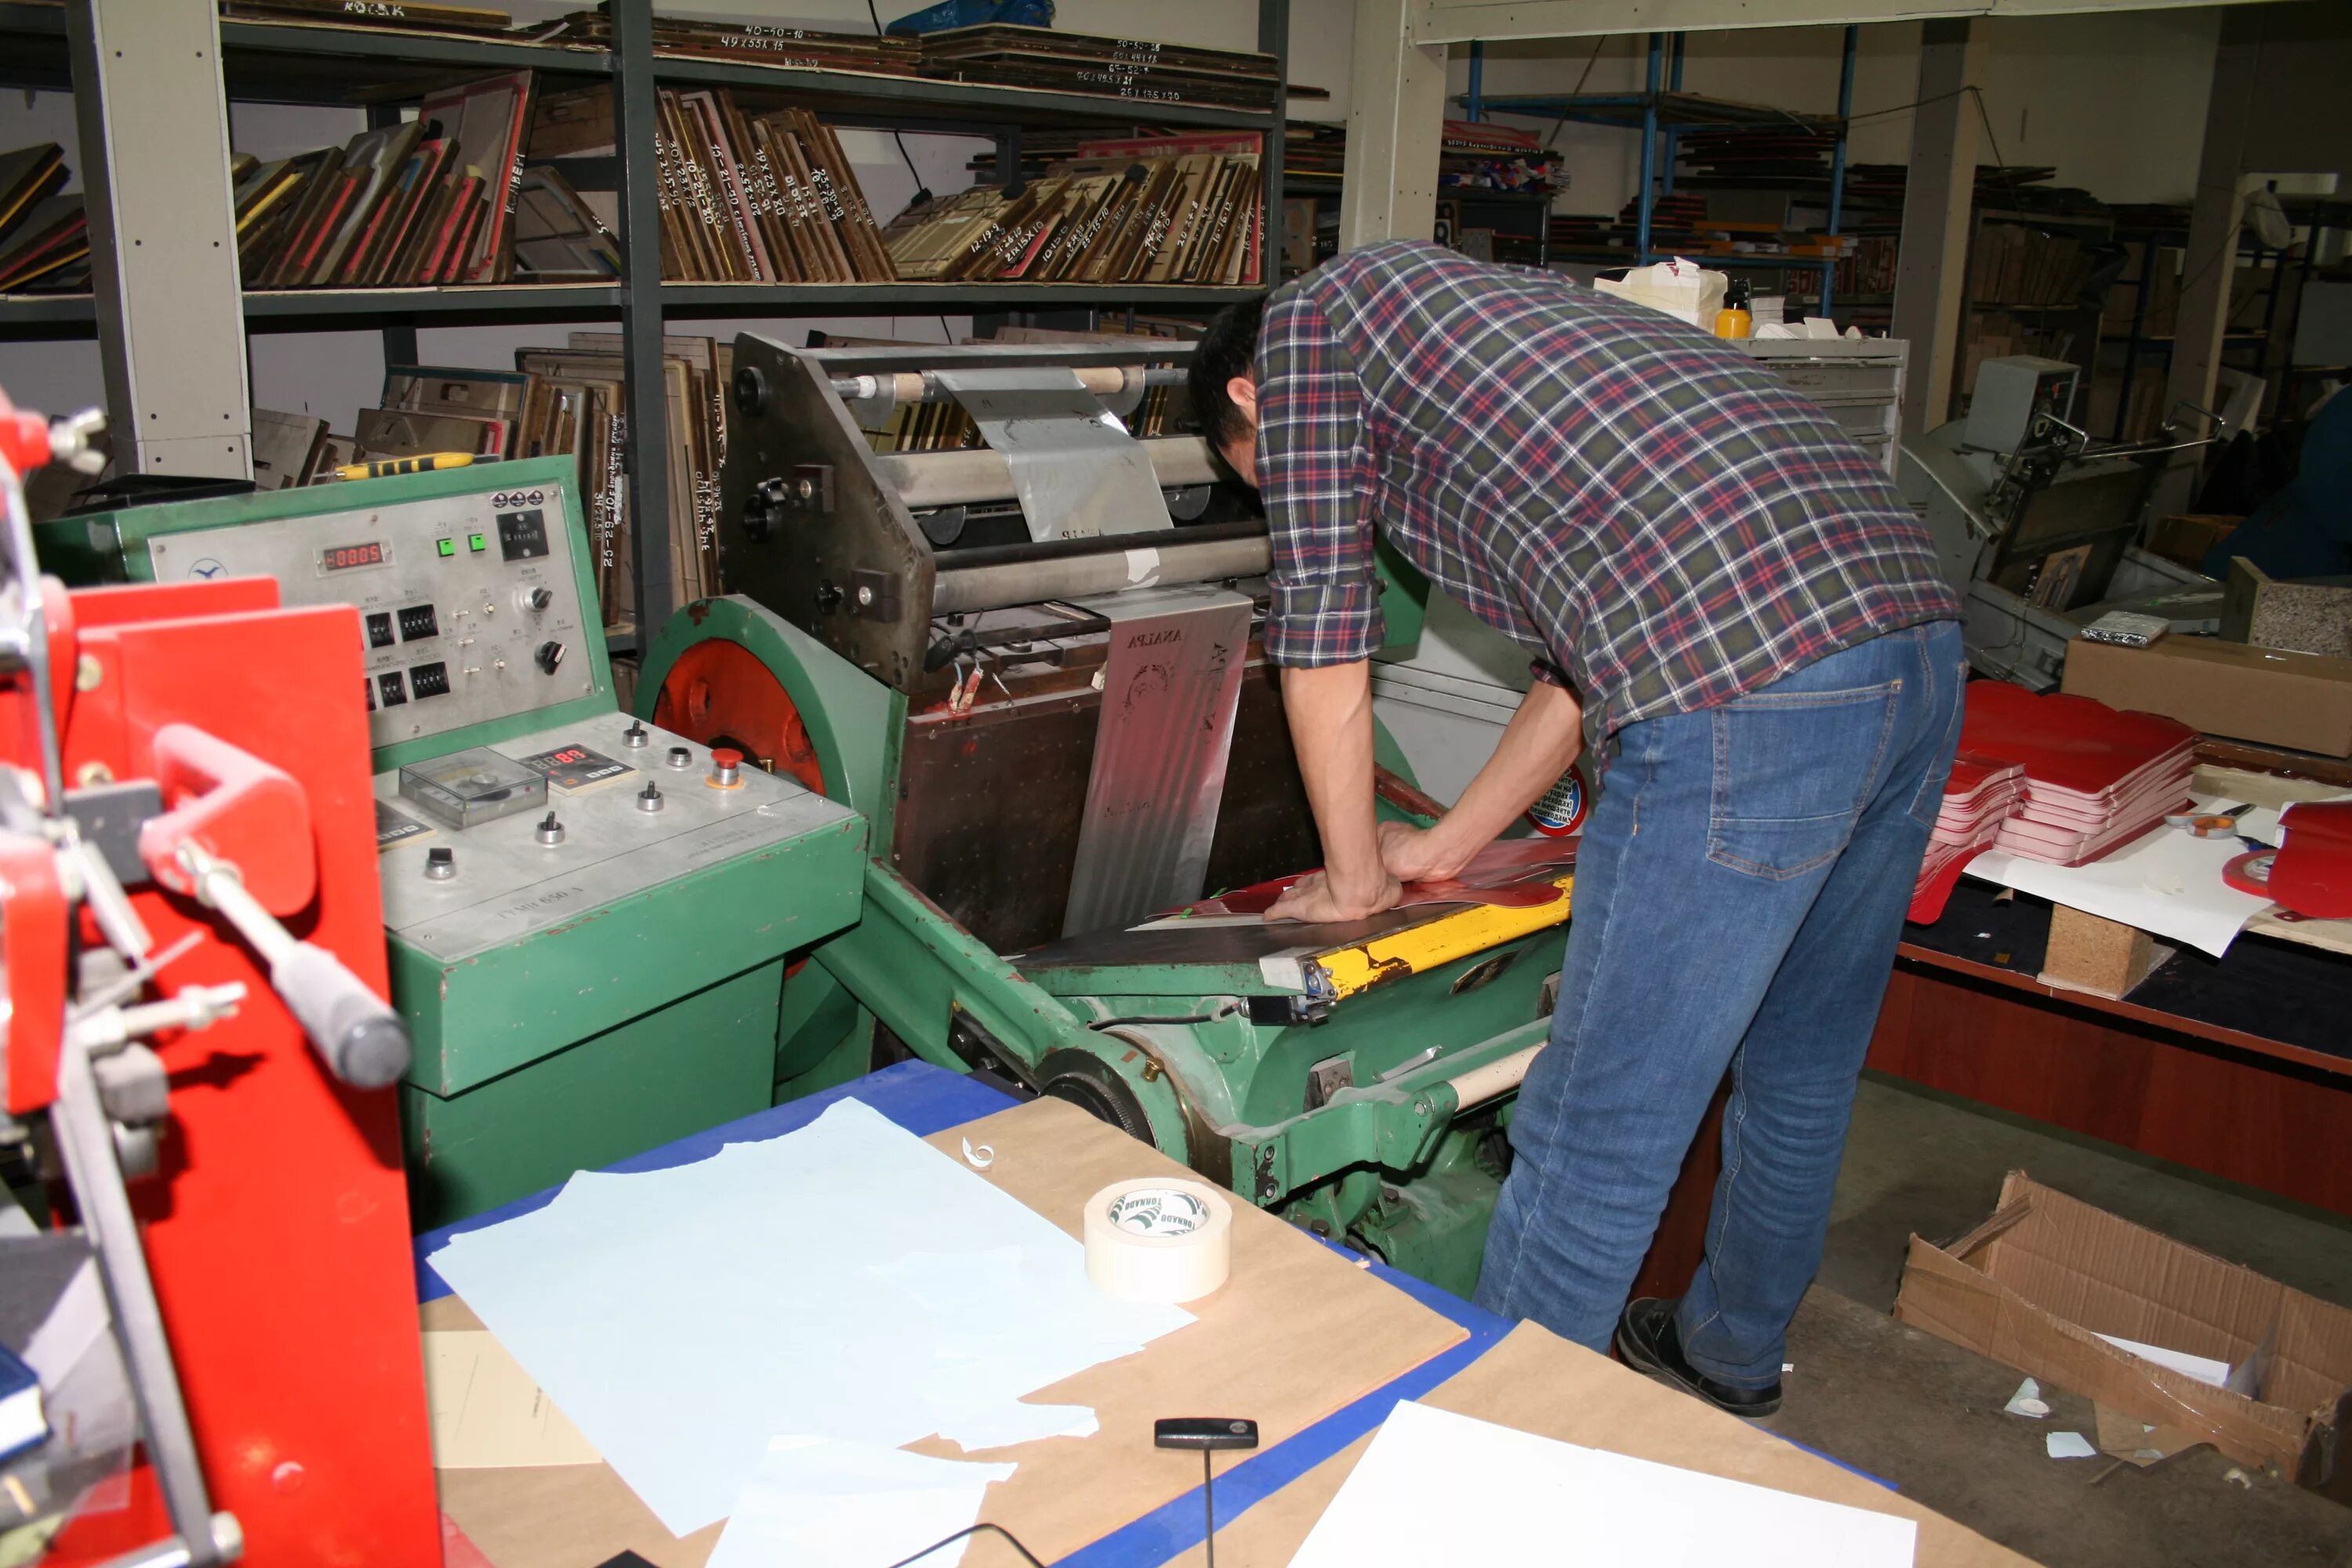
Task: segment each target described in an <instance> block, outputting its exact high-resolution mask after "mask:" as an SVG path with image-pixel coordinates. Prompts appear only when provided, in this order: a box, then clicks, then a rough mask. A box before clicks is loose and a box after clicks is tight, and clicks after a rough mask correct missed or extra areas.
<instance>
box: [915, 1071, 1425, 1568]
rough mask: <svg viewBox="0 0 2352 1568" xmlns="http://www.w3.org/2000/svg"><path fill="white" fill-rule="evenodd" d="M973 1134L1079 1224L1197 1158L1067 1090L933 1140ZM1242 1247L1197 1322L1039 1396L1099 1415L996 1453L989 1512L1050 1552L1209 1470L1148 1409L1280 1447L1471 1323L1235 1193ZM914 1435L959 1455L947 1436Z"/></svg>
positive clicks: (1049, 1210) (1012, 1177)
mask: <svg viewBox="0 0 2352 1568" xmlns="http://www.w3.org/2000/svg"><path fill="white" fill-rule="evenodd" d="M967 1134H969V1135H970V1137H971V1141H972V1142H973V1143H975V1144H980V1143H987V1144H990V1145H992V1147H993V1148H994V1149H995V1151H996V1161H995V1163H993V1164H992V1165H991V1166H990V1167H989V1168H988V1171H987V1173H986V1175H987V1179H988V1180H990V1181H992V1182H994V1183H995V1184H997V1185H998V1186H1000V1187H1003V1189H1004V1190H1005V1191H1007V1192H1009V1193H1011V1194H1013V1196H1015V1197H1017V1198H1019V1199H1020V1200H1021V1201H1022V1202H1023V1203H1024V1204H1027V1205H1030V1206H1031V1207H1033V1208H1034V1209H1036V1210H1037V1211H1038V1212H1039V1213H1040V1214H1043V1215H1045V1216H1046V1217H1047V1218H1049V1219H1051V1220H1052V1221H1053V1222H1054V1223H1055V1224H1056V1225H1058V1226H1063V1227H1064V1228H1065V1229H1066V1230H1067V1231H1069V1233H1070V1234H1071V1235H1073V1236H1076V1235H1077V1234H1079V1230H1080V1225H1081V1214H1080V1210H1081V1207H1082V1205H1084V1204H1085V1202H1086V1200H1087V1198H1089V1197H1091V1196H1093V1195H1094V1194H1096V1193H1097V1192H1099V1191H1100V1190H1101V1189H1103V1188H1104V1187H1106V1186H1108V1185H1109V1184H1111V1183H1113V1182H1116V1181H1123V1180H1125V1179H1127V1178H1129V1177H1136V1176H1152V1175H1169V1176H1173V1175H1180V1174H1184V1172H1183V1171H1181V1168H1180V1167H1179V1166H1178V1165H1177V1164H1176V1163H1175V1162H1174V1161H1172V1160H1171V1159H1169V1158H1168V1157H1167V1156H1165V1155H1163V1154H1160V1153H1159V1152H1156V1151H1154V1150H1151V1149H1147V1148H1145V1147H1144V1146H1143V1145H1141V1144H1139V1143H1138V1142H1135V1140H1133V1139H1131V1138H1129V1137H1128V1136H1127V1135H1126V1134H1125V1133H1123V1132H1120V1131H1117V1130H1116V1129H1114V1128H1111V1127H1109V1126H1108V1125H1107V1124H1105V1123H1103V1122H1100V1121H1096V1120H1095V1119H1094V1118H1093V1117H1091V1116H1089V1115H1087V1113H1086V1112H1085V1111H1083V1110H1079V1109H1078V1108H1077V1107H1076V1106H1074V1105H1069V1104H1066V1103H1064V1102H1063V1101H1061V1100H1033V1101H1031V1102H1030V1103H1029V1104H1027V1105H1024V1106H1020V1107H1018V1108H1016V1109H1014V1110H1005V1111H1000V1112H998V1113H997V1114H996V1115H994V1116H991V1117H987V1118H984V1119H983V1120H982V1121H975V1122H972V1123H971V1124H970V1125H969V1126H968V1127H963V1128H954V1129H950V1131H945V1132H941V1133H939V1134H937V1135H935V1136H934V1137H933V1138H932V1139H931V1140H930V1142H932V1143H934V1144H936V1145H937V1146H938V1147H940V1149H942V1150H951V1149H956V1148H957V1147H958V1145H959V1142H960V1141H961V1139H962V1138H963V1137H964V1136H965V1135H967ZM1233 1248H1234V1266H1233V1278H1232V1279H1231V1280H1230V1281H1229V1282H1228V1283H1227V1284H1226V1285H1225V1287H1224V1289H1221V1290H1219V1291H1217V1292H1216V1293H1215V1294H1214V1295H1213V1296H1209V1297H1206V1298H1204V1299H1203V1300H1198V1301H1194V1302H1192V1303H1190V1306H1189V1310H1191V1311H1192V1313H1193V1314H1194V1315H1195V1316H1197V1317H1198V1318H1199V1319H1200V1321H1199V1322H1198V1323H1195V1324H1194V1325H1193V1326H1192V1327H1191V1328H1189V1329H1186V1330H1184V1331H1181V1332H1180V1333H1174V1334H1170V1335H1168V1336H1167V1337H1166V1338H1164V1339H1160V1340H1156V1341H1154V1342H1152V1343H1151V1344H1150V1345H1148V1346H1146V1347H1145V1348H1144V1350H1143V1351H1142V1352H1141V1353H1140V1354H1138V1355H1134V1356H1130V1357H1129V1358H1128V1359H1127V1360H1125V1361H1123V1362H1114V1363H1107V1364H1105V1365H1102V1366H1097V1367H1090V1368H1088V1369H1087V1371H1085V1372H1082V1373H1078V1374H1077V1375H1076V1376H1075V1377H1071V1378H1068V1379H1066V1380H1064V1381H1063V1382H1061V1383H1059V1384H1054V1385H1053V1386H1051V1387H1048V1388H1042V1389H1039V1390H1038V1391H1037V1392H1036V1394H1034V1395H1033V1398H1034V1400H1035V1401H1036V1402H1037V1403H1039V1404H1045V1403H1058V1404H1070V1405H1090V1406H1092V1407H1093V1409H1094V1410H1095V1413H1096V1415H1097V1416H1098V1417H1099V1418H1100V1420H1101V1422H1102V1430H1101V1431H1100V1432H1098V1433H1097V1434H1096V1435H1095V1436H1091V1437H1087V1438H1083V1439H1077V1440H1073V1439H1070V1438H1066V1437H1055V1438H1048V1439H1046V1440H1045V1441H1044V1442H1042V1443H1031V1444H1025V1445H1024V1446H1022V1447H1015V1448H1004V1449H999V1450H994V1451H991V1452H989V1453H987V1455H986V1456H985V1457H986V1458H992V1459H1017V1460H1019V1461H1021V1468H1019V1469H1018V1470H1016V1471H1014V1472H1013V1479H1011V1480H1009V1481H1007V1482H1005V1483H1004V1484H1003V1486H1000V1487H992V1488H990V1489H989V1494H988V1502H987V1505H986V1506H985V1507H983V1508H982V1510H981V1514H980V1517H981V1518H982V1519H985V1520H993V1521H997V1522H998V1523H1000V1524H1003V1525H1004V1526H1006V1527H1007V1528H1009V1529H1011V1530H1012V1531H1013V1532H1014V1533H1016V1534H1017V1535H1019V1536H1020V1537H1021V1539H1022V1540H1023V1541H1024V1542H1027V1543H1028V1546H1029V1549H1030V1550H1031V1551H1032V1552H1036V1553H1037V1554H1038V1555H1039V1556H1040V1557H1042V1558H1044V1559H1045V1561H1047V1562H1049V1563H1050V1562H1053V1561H1054V1560H1055V1558H1058V1557H1064V1556H1067V1555H1068V1554H1069V1553H1071V1552H1075V1551H1076V1550H1077V1549H1078V1548H1079V1547H1081V1546H1084V1545H1086V1544H1087V1542H1090V1541H1093V1540H1095V1539H1096V1538H1097V1537H1099V1536H1103V1535H1107V1534H1108V1533H1109V1532H1110V1531H1113V1530H1116V1529H1118V1527H1119V1526H1121V1525H1123V1524H1126V1523H1127V1522H1128V1521H1129V1520H1132V1519H1135V1518H1138V1517H1139V1516H1140V1515H1142V1514H1145V1513H1148V1512H1150V1510H1153V1509H1155V1508H1158V1507H1159V1506H1160V1504H1162V1503H1165V1502H1167V1501H1169V1500H1171V1499H1173V1498H1179V1497H1181V1496H1183V1495H1184V1494H1185V1493H1186V1492H1189V1491H1191V1490H1192V1489H1193V1488H1195V1487H1197V1486H1199V1485H1200V1484H1201V1460H1200V1456H1198V1455H1197V1454H1191V1453H1182V1452H1177V1451H1173V1450H1170V1449H1164V1448H1155V1447H1152V1444H1151V1424H1152V1422H1154V1421H1155V1420H1157V1419H1158V1418H1160V1416H1163V1415H1246V1416H1249V1417H1251V1418H1253V1419H1254V1420H1255V1421H1256V1422H1257V1424H1258V1434H1259V1439H1260V1442H1261V1444H1262V1445H1263V1446H1265V1447H1272V1446H1273V1445H1275V1444H1276V1443H1279V1442H1281V1441H1282V1440H1284V1439H1285V1438H1286V1437H1289V1436H1292V1435H1294V1434H1295V1433H1297V1432H1298V1431H1300V1430H1302V1429H1303V1428H1305V1427H1307V1426H1311V1425H1313V1424H1314V1423H1315V1422H1317V1421H1318V1420H1320V1419H1322V1418H1323V1417H1324V1416H1326V1415H1329V1414H1331V1412H1333V1411H1335V1410H1337V1409H1339V1408H1340V1407H1341V1406H1342V1405H1349V1404H1352V1403H1353V1402H1354V1401H1356V1400H1357V1399H1359V1398H1361V1397H1362V1396H1363V1395H1364V1394H1369V1393H1370V1392H1371V1391H1372V1390H1373V1389H1375V1388H1378V1387H1379V1386H1380V1385H1381V1384H1384V1383H1386V1382H1388V1381H1389V1380H1390V1379H1391V1378H1394V1377H1397V1376H1399V1375H1401V1374H1402V1373H1406V1372H1409V1371H1411V1370H1412V1368H1414V1367H1416V1366H1419V1365H1420V1364H1421V1363H1423V1362H1424V1361H1427V1360H1428V1359H1429V1358H1430V1357H1431V1356H1433V1355H1436V1354H1438V1353H1439V1352H1442V1351H1444V1350H1447V1349H1450V1348H1451V1347H1453V1346H1454V1345H1456V1344H1459V1343H1460V1342H1462V1341H1463V1340H1464V1339H1465V1338H1467V1337H1468V1334H1467V1331H1465V1330H1464V1329H1463V1328H1462V1326H1461V1325H1460V1324H1458V1323H1455V1322H1453V1321H1449V1320H1447V1319H1445V1318H1443V1317H1440V1316H1439V1315H1438V1314H1437V1313H1435V1312H1433V1311H1431V1310H1429V1309H1428V1308H1426V1307H1424V1306H1423V1305H1422V1304H1421V1303H1419V1302H1418V1301H1415V1300H1413V1299H1412V1297H1410V1296H1407V1295H1406V1294H1404V1293H1403V1292H1402V1291H1401V1290H1399V1289H1396V1288H1395V1287H1394V1286H1391V1285H1387V1284H1384V1283H1382V1282H1381V1280H1379V1279H1374V1278H1373V1277H1372V1276H1371V1275H1370V1274H1369V1273H1367V1272H1365V1271H1364V1270H1362V1269H1360V1268H1357V1267H1356V1266H1355V1265H1354V1264H1352V1263H1350V1262H1349V1260H1348V1259H1347V1258H1344V1257H1342V1256H1341V1255H1340V1254H1339V1253H1337V1252H1334V1251H1332V1250H1331V1249H1330V1248H1329V1247H1325V1246H1323V1245H1322V1244H1321V1243H1320V1242H1318V1241H1317V1240H1315V1239H1314V1238H1313V1237H1310V1236H1308V1235H1307V1233H1306V1232H1304V1231H1301V1230H1299V1229H1297V1227H1296V1226H1292V1225H1290V1224H1288V1223H1287V1222H1286V1221H1284V1220H1281V1219H1278V1218H1276V1216H1275V1215H1270V1214H1267V1213H1265V1211H1264V1210H1263V1209H1258V1208H1255V1207H1253V1206H1251V1205H1247V1204H1243V1203H1236V1204H1234V1229H1233ZM910 1446H911V1447H914V1448H915V1449H916V1450H917V1451H918V1452H921V1453H928V1454H935V1455H938V1456H940V1458H962V1457H963V1450H961V1449H960V1448H958V1447H955V1446H954V1445H952V1444H950V1443H948V1442H946V1441H944V1440H941V1439H936V1438H934V1439H931V1440H929V1441H926V1442H922V1443H917V1444H913V1445H910ZM971 1560H972V1562H973V1563H975V1564H979V1563H987V1564H990V1565H991V1568H993V1564H995V1563H998V1562H1000V1561H1001V1562H1005V1563H1010V1562H1012V1561H1013V1557H1012V1554H1011V1553H1010V1552H1004V1553H1003V1555H1002V1556H1001V1557H999V1556H996V1555H992V1554H991V1553H990V1552H986V1551H983V1550H982V1548H979V1547H975V1548H974V1549H973V1551H972V1554H971Z"/></svg>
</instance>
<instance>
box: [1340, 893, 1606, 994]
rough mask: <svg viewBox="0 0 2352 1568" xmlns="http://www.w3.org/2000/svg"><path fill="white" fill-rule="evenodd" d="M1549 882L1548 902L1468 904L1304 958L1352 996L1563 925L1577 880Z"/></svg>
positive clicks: (1341, 989)
mask: <svg viewBox="0 0 2352 1568" xmlns="http://www.w3.org/2000/svg"><path fill="white" fill-rule="evenodd" d="M1552 885H1553V886H1554V887H1557V888H1558V889H1559V891H1560V896H1559V899H1558V900H1555V901H1554V902H1551V903H1549V904H1538V905H1536V906H1534V907H1533V908H1531V909H1509V908H1506V907H1505V906H1503V905H1500V904H1473V905H1472V906H1471V907H1470V908H1468V909H1466V910H1455V911H1454V913H1452V914H1448V915H1441V916H1439V917H1438V918H1437V919H1435V920H1433V921H1428V922H1426V923H1425V924H1422V925H1417V926H1409V927H1407V928H1406V929H1405V930H1403V931H1398V932H1396V933H1395V934H1394V935H1391V936H1383V937H1376V938H1374V939H1373V940H1372V941H1370V942H1358V943H1356V944H1355V945H1354V946H1352V947H1341V948H1334V949H1332V950H1331V951H1330V952H1323V953H1318V954H1317V955H1316V956H1314V957H1313V958H1311V959H1308V960H1307V963H1310V964H1313V965H1315V966H1316V967H1317V968H1318V969H1320V970H1321V971H1322V972H1323V974H1324V977H1325V978H1326V979H1328V981H1329V982H1330V986H1331V994H1333V995H1334V996H1352V995H1354V994H1356V993H1357V992H1359V991H1369V990H1370V989H1371V988H1372V987H1373V986H1375V985H1378V984H1381V983H1382V982H1384V981H1389V980H1402V978H1404V976H1406V975H1408V974H1418V973H1422V972H1423V971H1424V970H1431V969H1436V968H1438V967H1440V966H1441V965H1444V964H1448V963H1453V962H1454V960H1455V959H1457V958H1466V957H1468V956H1469V955H1470V954H1472V953H1474V952H1485V951H1486V950H1487V949H1488V948H1490V947H1500V946H1501V945H1502V944H1503V943H1505V942H1513V941H1516V940H1517V939H1518V938H1520V937H1523V936H1526V935H1528V933H1530V932H1532V931H1541V930H1543V929H1544V928H1545V927H1546V926H1555V925H1565V924H1566V923H1567V922H1568V915H1569V904H1570V901H1571V900H1572V896H1573V895H1572V889H1574V887H1575V885H1576V877H1575V874H1574V873H1572V872H1571V873H1570V874H1569V875H1567V876H1563V877H1560V878H1559V879H1557V880H1556V881H1555V882H1554V883H1553V884H1552Z"/></svg>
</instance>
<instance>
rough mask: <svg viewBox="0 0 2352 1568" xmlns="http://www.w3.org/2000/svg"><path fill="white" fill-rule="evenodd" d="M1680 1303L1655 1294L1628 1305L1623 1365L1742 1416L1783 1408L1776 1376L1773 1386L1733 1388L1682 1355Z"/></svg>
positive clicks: (1621, 1326) (1621, 1341) (1622, 1321)
mask: <svg viewBox="0 0 2352 1568" xmlns="http://www.w3.org/2000/svg"><path fill="white" fill-rule="evenodd" d="M1681 1305H1682V1303H1681V1302H1679V1301H1661V1300H1658V1299H1657V1298H1656V1297H1654V1296H1644V1297H1643V1298H1642V1299H1641V1300H1636V1301H1630V1302H1628V1303H1626V1306H1625V1315H1624V1316H1623V1317H1622V1318H1619V1319H1618V1320H1617V1353H1618V1354H1619V1355H1622V1356H1623V1357H1624V1358H1625V1364H1626V1365H1628V1366H1630V1367H1632V1368H1633V1370H1634V1371H1636V1372H1642V1373H1648V1374H1649V1375H1650V1376H1652V1377H1654V1378H1656V1379H1657V1380H1658V1381H1659V1382H1660V1383H1664V1384H1672V1385H1673V1386H1674V1387H1676V1388H1679V1389H1681V1390H1682V1391H1683V1392H1684V1393H1685V1394H1691V1395H1694V1396H1695V1397H1696V1398H1699V1399H1704V1400H1706V1402H1707V1403H1708V1404H1709V1405H1714V1406H1715V1407H1716V1408H1717V1410H1720V1411H1722V1412H1723V1413H1724V1414H1726V1415H1737V1416H1739V1417H1740V1418H1741V1419H1743V1420H1748V1421H1755V1420H1759V1419H1761V1418H1762V1417H1764V1416H1767V1415H1771V1414H1772V1413H1773V1412H1774V1411H1776V1410H1778V1409H1780V1380H1779V1379H1778V1378H1775V1379H1773V1381H1772V1384H1771V1386H1770V1387H1769V1388H1733V1387H1731V1386H1729V1385H1728V1384H1720V1383H1717V1382H1716V1381H1715V1379H1713V1378H1711V1377H1708V1376H1706V1374H1705V1373H1701V1372H1700V1371H1699V1370H1698V1369H1697V1368H1696V1367H1695V1366H1693V1365H1691V1363H1689V1362H1688V1361H1685V1359H1684V1358H1683V1342H1682V1332H1681V1331H1680V1330H1678V1329H1677V1328H1676V1327H1675V1310H1676V1309H1677V1308H1679V1307H1680V1306H1681Z"/></svg>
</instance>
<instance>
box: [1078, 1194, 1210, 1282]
mask: <svg viewBox="0 0 2352 1568" xmlns="http://www.w3.org/2000/svg"><path fill="white" fill-rule="evenodd" d="M1086 1242H1087V1279H1091V1280H1093V1281H1094V1282H1095V1286H1096V1288H1097V1289H1100V1290H1101V1291H1102V1292H1103V1293H1104V1294H1105V1295H1108V1296H1116V1297H1118V1299H1119V1300H1123V1301H1157V1302H1166V1303H1172V1302H1177V1301H1194V1300H1199V1299H1200V1298H1202V1297H1203V1296H1205V1295H1207V1294H1208V1293H1209V1292H1210V1291H1212V1290H1214V1289H1216V1288H1217V1287H1218V1286H1220V1285H1223V1283H1224V1282H1225V1276H1226V1275H1227V1274H1229V1273H1231V1272H1232V1270H1233V1256H1234V1252H1233V1248H1234V1211H1233V1205H1231V1204H1230V1203H1228V1202H1227V1201H1226V1199H1225V1196H1224V1194H1222V1193H1220V1192H1218V1191H1217V1190H1216V1189H1215V1188H1214V1187H1210V1186H1204V1185H1202V1184H1201V1183H1199V1182H1187V1181H1182V1180H1179V1179H1176V1178H1173V1177H1167V1176H1146V1177H1143V1178H1141V1179H1140V1180H1138V1181H1132V1182H1114V1183H1112V1184H1110V1185H1109V1186H1108V1187H1105V1188H1104V1189H1103V1190H1102V1191H1100V1192H1098V1193H1097V1194H1095V1195H1094V1196H1093V1197H1091V1198H1089V1199H1087V1223H1086Z"/></svg>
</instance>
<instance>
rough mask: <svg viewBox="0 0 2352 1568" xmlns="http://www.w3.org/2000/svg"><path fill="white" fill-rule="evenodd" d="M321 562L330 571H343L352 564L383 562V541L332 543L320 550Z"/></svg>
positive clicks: (378, 563) (368, 564) (369, 564)
mask: <svg viewBox="0 0 2352 1568" xmlns="http://www.w3.org/2000/svg"><path fill="white" fill-rule="evenodd" d="M319 563H320V565H321V566H323V567H325V568H326V569H327V570H328V571H330V572H341V571H344V570H346V569H347V568H350V567H352V566H381V565H383V541H382V540H381V539H378V540H372V541H370V542H368V543H365V544H331V545H329V546H328V547H327V548H326V549H324V550H322V551H320V552H319Z"/></svg>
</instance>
